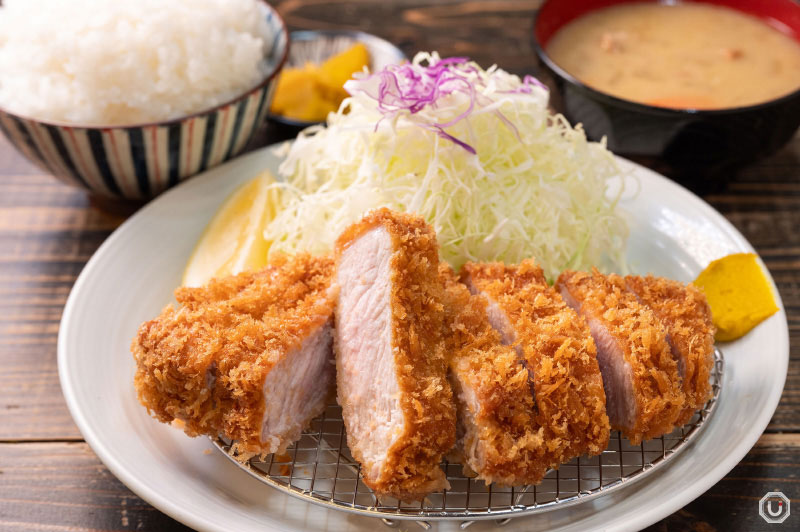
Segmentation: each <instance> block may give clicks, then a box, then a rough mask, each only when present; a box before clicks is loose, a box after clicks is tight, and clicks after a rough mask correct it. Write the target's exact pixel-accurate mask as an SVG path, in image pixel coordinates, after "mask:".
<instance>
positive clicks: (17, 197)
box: [0, 0, 800, 531]
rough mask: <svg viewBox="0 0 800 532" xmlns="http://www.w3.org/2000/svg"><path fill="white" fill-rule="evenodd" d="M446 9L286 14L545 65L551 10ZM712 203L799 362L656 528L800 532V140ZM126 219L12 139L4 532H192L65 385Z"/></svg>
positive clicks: (530, 5) (5, 224)
mask: <svg viewBox="0 0 800 532" xmlns="http://www.w3.org/2000/svg"><path fill="white" fill-rule="evenodd" d="M432 4H433V3H432V2H428V3H425V2H415V1H408V0H393V1H382V0H360V1H352V2H334V1H325V0H287V1H283V2H277V7H278V9H279V10H280V12H281V13H282V14H283V15H284V16H285V19H286V21H287V23H288V24H289V25H290V26H291V27H292V28H358V29H361V30H364V31H367V32H371V33H374V34H377V35H380V36H382V37H385V38H387V39H389V40H391V41H393V42H395V43H397V44H398V45H399V46H400V47H401V48H402V49H403V50H404V51H405V52H406V53H407V54H408V55H413V53H414V52H415V51H417V50H438V51H439V52H440V53H441V54H442V55H443V56H446V55H467V56H471V57H473V58H475V59H476V60H477V61H478V62H479V63H481V64H482V65H484V66H488V65H490V64H492V63H494V62H497V63H499V64H500V65H501V66H503V67H504V68H506V69H507V70H510V71H512V72H515V73H520V74H521V73H526V72H530V71H531V69H532V68H534V65H535V58H534V53H533V50H532V47H531V43H530V38H529V30H530V28H531V17H532V15H533V10H534V8H535V6H536V4H537V2H531V1H516V0H501V1H463V2H451V1H447V2H436V3H435V5H432ZM266 137H267V136H266V135H262V136H261V139H260V140H259V143H256V144H255V145H254V146H253V147H258V145H263V144H264V143H265V142H267V141H268V138H266ZM705 200H706V201H708V202H709V203H710V204H711V205H713V206H714V207H715V208H716V209H718V210H719V211H720V212H721V213H723V214H724V215H725V217H726V218H727V219H728V220H730V221H731V222H732V223H733V224H734V225H735V226H736V227H737V228H738V229H739V230H740V231H741V232H742V233H743V234H744V235H745V237H747V239H748V240H749V241H750V242H751V243H752V244H753V245H754V246H755V247H756V249H757V250H758V252H759V253H760V254H761V256H762V257H763V258H764V261H765V262H766V264H767V266H768V267H769V269H770V271H771V272H772V275H773V276H774V278H775V281H776V283H777V284H778V288H779V290H780V294H781V297H782V298H783V302H784V304H785V306H786V310H787V313H788V319H789V329H790V334H791V345H792V346H791V363H790V366H789V375H788V378H787V381H786V387H785V390H784V392H783V396H782V398H781V402H780V405H779V406H778V409H777V411H776V412H775V415H774V416H773V418H772V421H771V422H770V424H769V426H768V427H767V430H766V432H765V433H764V435H763V436H762V437H761V439H760V440H759V442H758V444H757V445H756V446H755V447H754V448H753V449H752V451H750V453H749V454H748V455H747V456H746V457H745V458H744V460H742V461H741V463H739V465H737V466H736V467H735V468H734V469H733V470H732V471H731V472H730V473H729V474H728V475H727V476H726V477H725V478H724V479H722V480H721V481H720V482H718V483H717V484H716V485H715V486H713V487H712V488H711V489H710V490H708V492H706V493H705V494H704V495H702V496H701V497H700V498H698V499H697V500H695V501H694V502H692V503H690V504H689V505H688V506H686V507H685V508H683V509H681V510H680V511H678V512H676V513H675V514H673V515H671V516H669V517H667V518H666V519H664V520H663V521H661V522H660V523H657V524H655V525H653V527H652V530H698V531H711V530H761V529H763V530H767V529H769V530H782V529H785V530H791V529H794V530H797V529H800V505H798V504H797V503H798V502H799V501H800V480H799V479H798V476H799V475H800V412H798V406H799V404H798V403H800V135H798V136H796V137H795V138H794V140H793V141H792V142H791V143H790V144H789V145H788V146H786V147H785V148H784V149H783V150H781V151H780V152H779V153H777V154H775V155H774V156H772V157H770V158H769V159H767V160H765V161H762V162H760V163H758V164H756V165H753V166H750V167H748V168H743V169H742V170H741V171H740V172H739V174H738V175H737V176H735V177H732V178H731V180H730V182H729V183H728V184H727V186H726V187H725V188H724V189H723V190H722V191H720V192H717V193H714V194H713V195H706V196H705ZM123 220H124V218H123V217H122V216H118V215H113V214H108V213H107V212H104V211H103V210H100V209H99V208H97V207H96V206H95V205H94V204H93V203H92V202H91V201H90V199H89V198H88V197H87V195H86V194H85V193H84V192H82V191H80V190H77V189H74V188H70V187H68V186H65V185H62V184H61V183H60V182H58V181H56V180H55V179H54V178H52V177H50V176H48V175H45V174H43V173H42V171H41V170H39V169H38V168H36V167H34V166H32V165H30V164H29V163H27V162H26V161H25V160H24V159H23V158H22V157H21V156H20V155H18V154H17V153H16V152H15V151H14V150H13V149H12V148H11V147H10V146H9V145H8V143H7V142H6V141H5V139H2V140H0V362H1V363H2V365H0V530H4V531H6V530H158V531H174V530H183V529H185V527H183V526H182V525H181V524H179V523H177V522H175V521H173V520H172V519H170V518H169V517H167V516H166V515H164V514H162V513H161V512H159V511H158V510H156V509H155V508H153V507H151V506H150V505H148V504H147V503H145V502H144V501H142V500H141V499H139V498H138V497H137V496H136V495H134V494H133V493H131V492H130V491H129V490H128V489H127V488H126V487H125V486H124V485H122V484H121V483H120V482H119V481H118V480H117V479H116V478H114V476H113V475H111V473H110V472H109V471H108V470H107V469H106V468H105V467H104V466H103V464H102V463H101V462H100V461H99V460H98V459H97V457H96V456H95V455H94V454H93V453H92V450H91V449H90V448H89V447H88V445H87V444H86V443H85V442H84V441H83V439H82V437H81V434H80V433H79V432H78V429H77V428H76V426H75V424H74V423H73V421H72V419H71V417H70V415H69V412H68V411H67V408H66V406H65V403H64V399H63V397H62V394H61V389H60V387H59V383H58V372H57V368H56V336H57V333H58V327H59V320H60V318H61V312H62V309H63V306H64V303H65V301H66V298H67V295H68V294H69V291H70V289H71V287H72V285H73V283H74V282H75V279H76V277H77V275H78V274H79V273H80V272H81V269H82V268H83V266H84V265H85V264H86V261H87V260H88V259H89V257H90V256H91V255H92V253H94V251H95V250H96V249H97V248H98V246H100V244H102V242H103V241H104V240H105V239H106V238H107V237H108V235H109V234H110V233H111V232H112V231H113V230H114V229H115V228H116V227H117V226H118V225H119V224H120V223H121V222H122V221H123ZM753 356H758V353H753ZM772 490H780V491H782V492H783V493H785V494H786V495H787V496H788V497H790V499H791V500H792V503H793V504H795V505H796V508H797V509H796V510H795V509H793V510H794V512H796V515H792V516H791V517H790V518H789V519H788V520H787V521H786V522H785V523H784V524H783V525H767V524H766V523H765V522H764V521H763V520H761V518H760V517H759V515H758V510H757V503H758V500H759V499H760V498H761V497H762V496H763V495H764V494H765V493H766V492H767V491H772ZM376 527H378V529H380V527H381V525H379V524H376Z"/></svg>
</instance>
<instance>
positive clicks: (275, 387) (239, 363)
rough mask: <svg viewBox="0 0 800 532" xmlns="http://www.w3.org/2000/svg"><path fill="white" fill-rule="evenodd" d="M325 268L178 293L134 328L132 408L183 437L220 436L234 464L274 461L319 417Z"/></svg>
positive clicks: (279, 264) (326, 363) (327, 387)
mask: <svg viewBox="0 0 800 532" xmlns="http://www.w3.org/2000/svg"><path fill="white" fill-rule="evenodd" d="M333 266H334V264H333V260H332V259H331V258H329V257H312V256H310V255H298V256H297V257H294V258H287V257H280V258H278V259H276V260H275V261H273V262H272V263H271V264H270V265H268V266H267V267H266V268H265V269H263V270H261V271H259V272H255V273H242V274H239V275H236V276H231V277H224V278H220V279H214V280H212V281H211V282H210V283H208V284H207V285H206V286H204V287H202V288H178V290H176V292H175V297H176V299H177V301H178V307H177V308H176V307H174V306H172V305H169V306H167V307H166V308H165V309H164V310H163V311H162V312H161V315H160V316H159V317H158V318H156V319H154V320H150V321H148V322H145V323H143V324H142V325H141V326H140V327H139V332H138V334H137V335H136V338H134V339H133V343H132V345H131V351H132V352H133V355H134V358H135V359H136V365H137V370H136V376H135V385H136V390H137V393H138V396H139V401H140V402H141V403H142V404H143V405H144V406H145V407H146V408H147V410H148V411H149V412H150V413H151V414H152V415H153V416H155V417H156V418H157V419H158V420H159V421H162V422H165V423H169V422H171V421H173V420H176V419H177V420H180V421H182V422H183V423H184V430H185V431H186V433H187V434H189V435H190V436H197V435H200V434H207V435H217V434H223V435H225V436H227V437H228V438H231V439H234V440H236V442H237V444H236V446H237V450H238V451H239V452H240V453H241V455H240V456H241V457H242V458H247V457H249V456H252V455H254V454H268V453H273V452H282V451H283V450H284V449H285V448H286V446H287V445H289V444H290V443H292V442H294V441H295V440H297V439H298V438H299V437H300V433H301V431H302V429H303V428H305V427H306V425H307V424H308V423H309V422H310V421H311V419H312V418H313V417H315V416H316V415H318V414H319V413H320V412H321V411H322V410H323V408H324V407H325V402H326V400H327V398H328V397H329V395H330V393H331V387H332V384H333V378H334V365H333V355H332V348H331V344H332V330H331V329H332V323H333V318H332V314H333V308H334V305H335V293H334V291H333V290H332V289H331V281H332V278H333Z"/></svg>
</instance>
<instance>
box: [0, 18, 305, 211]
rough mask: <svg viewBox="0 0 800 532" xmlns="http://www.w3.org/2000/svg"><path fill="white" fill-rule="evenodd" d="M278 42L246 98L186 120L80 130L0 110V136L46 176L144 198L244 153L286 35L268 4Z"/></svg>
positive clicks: (268, 97) (260, 118) (263, 111)
mask: <svg viewBox="0 0 800 532" xmlns="http://www.w3.org/2000/svg"><path fill="white" fill-rule="evenodd" d="M265 6H266V8H267V12H266V13H267V15H266V16H267V22H268V25H269V27H270V29H271V30H272V36H273V43H272V48H271V50H270V53H269V56H268V57H267V63H268V66H269V72H270V74H269V75H268V76H267V77H266V79H264V80H263V81H262V82H261V83H259V84H258V86H256V87H253V88H252V89H250V90H249V91H247V92H246V93H244V94H242V95H241V96H239V97H237V98H235V99H234V100H231V101H229V102H227V103H224V104H222V105H220V106H217V107H215V108H213V109H209V110H207V111H203V112H200V113H197V114H194V115H191V116H187V117H184V118H178V119H175V120H169V121H165V122H155V123H150V124H135V125H131V126H112V127H99V126H89V127H85V126H79V125H72V124H63V123H53V122H47V121H42V120H36V119H32V118H27V117H24V116H19V115H15V114H14V113H10V112H8V111H6V110H4V109H2V108H0V130H2V132H3V133H4V134H5V136H6V137H7V138H8V139H9V141H10V142H11V143H12V144H13V145H14V146H15V147H16V148H17V149H18V150H19V151H20V152H21V153H22V154H23V155H25V156H26V157H27V158H28V159H30V160H31V161H32V162H34V163H35V164H37V165H38V166H40V167H41V168H42V169H44V170H45V171H47V172H48V173H51V174H53V175H54V176H55V177H57V178H58V179H60V180H61V181H64V182H65V183H68V184H70V185H75V186H78V187H82V188H84V189H87V190H88V191H89V192H91V193H93V194H97V195H100V196H106V197H111V198H117V199H127V200H145V199H149V198H152V197H154V196H156V195H157V194H159V193H161V192H163V191H164V190H166V189H167V188H169V187H172V186H174V185H176V184H178V183H179V182H180V181H182V180H184V179H186V178H189V177H191V176H193V175H195V174H197V173H200V172H202V171H204V170H206V169H208V168H211V167H213V166H216V165H218V164H220V163H222V162H223V161H226V160H228V159H230V158H231V157H234V156H236V155H237V154H239V153H240V152H241V151H242V150H243V149H244V147H245V146H246V145H247V143H248V141H249V140H250V138H251V137H252V136H253V134H254V133H255V131H256V130H257V129H258V128H259V126H261V125H262V124H263V123H264V122H265V118H266V116H267V110H268V109H269V106H270V102H271V101H272V93H273V90H274V88H275V84H276V83H275V82H276V80H277V77H278V76H277V75H278V73H279V72H280V69H281V68H282V67H283V65H284V63H285V62H286V58H287V56H288V53H289V34H288V32H287V30H286V25H285V24H284V22H283V20H282V19H281V17H280V16H279V15H278V13H277V12H276V11H275V10H274V9H273V8H272V7H270V6H267V5H266V3H265Z"/></svg>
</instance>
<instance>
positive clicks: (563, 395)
mask: <svg viewBox="0 0 800 532" xmlns="http://www.w3.org/2000/svg"><path fill="white" fill-rule="evenodd" d="M461 277H462V280H463V281H464V282H465V283H466V284H467V285H468V286H469V288H470V291H472V292H473V293H476V294H480V295H482V296H483V297H484V298H485V299H486V301H487V302H488V309H489V320H490V322H491V323H492V325H493V326H494V327H495V328H496V329H497V330H498V331H499V332H500V335H501V337H502V339H503V342H504V343H506V344H507V345H511V346H514V348H515V350H516V352H517V355H518V357H519V359H520V360H521V362H522V363H523V364H524V365H525V367H526V368H527V370H528V375H529V379H530V383H531V384H532V386H531V390H530V393H531V394H533V397H534V402H535V404H536V409H537V417H536V420H537V423H538V424H539V425H540V426H541V427H542V428H543V429H544V438H545V443H546V446H547V457H548V459H549V461H550V467H558V465H559V464H562V463H564V462H567V461H569V460H570V459H572V458H574V457H576V456H580V455H582V454H589V455H595V454H599V453H601V452H603V450H604V449H605V448H606V447H607V446H608V438H609V422H608V417H607V415H606V399H605V394H604V392H603V382H602V378H601V375H600V370H599V368H598V364H597V359H596V350H595V345H594V342H593V341H592V337H591V335H590V334H589V330H588V327H587V326H586V323H585V322H584V320H583V319H582V318H580V317H579V316H578V315H577V314H576V313H575V311H574V310H572V309H571V308H569V307H568V306H567V305H566V304H565V303H564V301H563V300H562V298H561V296H559V294H558V293H557V292H556V291H555V290H554V289H553V288H552V287H550V286H549V285H548V284H547V281H546V280H545V277H544V274H543V272H542V269H541V268H540V267H539V266H538V265H536V263H535V262H534V261H533V260H530V259H529V260H525V261H522V262H521V263H520V264H519V265H516V266H506V265H504V264H502V263H492V264H474V263H467V264H465V265H464V267H463V269H462V270H461Z"/></svg>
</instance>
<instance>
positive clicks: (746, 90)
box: [546, 3, 800, 109]
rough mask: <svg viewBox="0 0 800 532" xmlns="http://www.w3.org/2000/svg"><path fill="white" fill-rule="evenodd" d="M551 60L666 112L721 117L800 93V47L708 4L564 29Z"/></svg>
mask: <svg viewBox="0 0 800 532" xmlns="http://www.w3.org/2000/svg"><path fill="white" fill-rule="evenodd" d="M546 51H547V54H548V55H549V56H550V57H551V58H552V60H553V61H554V62H555V63H556V64H558V65H559V66H560V67H561V68H563V69H564V70H566V71H567V72H569V73H570V74H572V75H573V76H575V77H576V78H578V79H579V80H580V81H582V82H583V83H585V84H587V85H589V86H591V87H593V88H595V89H597V90H600V91H602V92H606V93H609V94H612V95H614V96H618V97H620V98H624V99H627V100H633V101H636V102H641V103H646V104H650V105H657V106H661V107H674V108H693V109H719V108H728V107H740V106H746V105H753V104H757V103H762V102H765V101H768V100H771V99H774V98H777V97H779V96H783V95H786V94H788V93H790V92H793V91H795V90H797V89H798V88H800V44H798V43H797V41H795V40H794V39H792V37H790V36H789V35H786V34H784V33H782V32H780V31H778V30H777V29H775V28H773V27H772V26H770V25H769V24H767V23H766V22H764V21H762V20H761V19H759V18H756V17H754V16H751V15H748V14H745V13H741V12H739V11H736V10H734V9H731V8H727V7H721V6H714V5H710V4H703V3H678V4H659V3H628V4H619V5H615V6H611V7H607V8H602V9H598V10H596V11H591V12H589V13H587V14H585V15H583V16H581V17H578V18H577V19H575V20H573V21H571V22H569V23H568V24H566V25H565V26H564V27H563V28H561V29H560V30H559V31H558V32H557V33H556V34H555V35H553V37H552V38H551V39H550V42H549V43H548V44H547V48H546Z"/></svg>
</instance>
